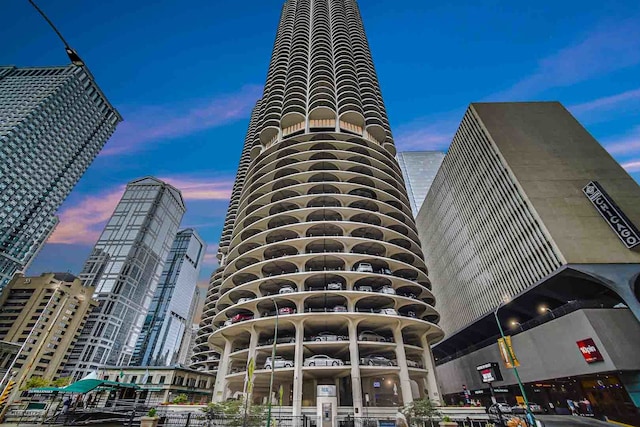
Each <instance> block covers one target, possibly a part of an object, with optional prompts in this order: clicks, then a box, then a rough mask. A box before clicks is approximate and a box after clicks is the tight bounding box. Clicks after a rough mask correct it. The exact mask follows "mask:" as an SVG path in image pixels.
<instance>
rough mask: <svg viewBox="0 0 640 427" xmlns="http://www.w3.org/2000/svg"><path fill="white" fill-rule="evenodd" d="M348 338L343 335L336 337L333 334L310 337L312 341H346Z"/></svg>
mask: <svg viewBox="0 0 640 427" xmlns="http://www.w3.org/2000/svg"><path fill="white" fill-rule="evenodd" d="M348 339H349V338H348V337H346V336H345V335H338V334H336V333H334V332H328V331H325V332H320V333H319V334H318V335H314V336H312V337H311V340H312V341H347V340H348Z"/></svg>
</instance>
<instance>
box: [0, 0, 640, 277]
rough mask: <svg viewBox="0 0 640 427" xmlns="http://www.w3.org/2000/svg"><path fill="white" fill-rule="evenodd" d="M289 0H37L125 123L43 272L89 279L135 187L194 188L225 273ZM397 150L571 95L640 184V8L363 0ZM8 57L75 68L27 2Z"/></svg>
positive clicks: (73, 199)
mask: <svg viewBox="0 0 640 427" xmlns="http://www.w3.org/2000/svg"><path fill="white" fill-rule="evenodd" d="M281 4H282V1H280V0H247V1H242V2H240V1H228V0H226V1H222V0H191V1H188V2H184V1H178V0H154V1H149V0H147V1H144V0H141V1H126V2H125V1H122V0H110V1H108V2H94V1H91V2H89V1H86V0H84V1H83V0H58V1H53V0H39V5H40V6H41V7H42V8H43V9H44V10H45V12H47V13H48V15H49V16H50V18H51V19H52V20H53V21H54V22H55V23H56V24H57V25H58V27H59V28H60V30H61V31H62V33H63V34H64V35H65V36H66V38H67V39H68V40H69V42H70V44H71V45H72V46H73V47H74V48H75V49H76V50H77V51H78V52H79V53H80V55H81V56H82V57H83V59H84V60H85V62H86V63H87V64H88V65H89V67H90V69H91V71H92V73H93V74H94V75H95V77H96V80H97V81H98V83H99V85H100V86H101V87H102V89H103V90H104V92H105V93H106V94H107V96H108V97H109V99H110V100H111V102H112V103H113V104H114V105H115V106H116V107H117V108H118V110H119V111H120V112H121V114H122V115H123V116H124V118H125V122H123V123H122V124H121V125H120V127H119V129H118V130H117V132H116V134H115V135H114V136H113V138H112V139H111V140H110V141H109V142H108V143H107V145H106V146H105V149H104V150H103V153H101V154H100V156H99V157H98V158H97V159H96V160H95V162H94V163H93V165H92V166H91V167H90V169H89V170H88V171H87V173H86V174H85V176H84V177H83V178H82V180H81V181H80V182H79V184H78V185H77V187H76V188H75V190H74V191H73V193H72V194H71V195H70V196H69V198H68V199H67V201H66V202H65V204H64V205H63V206H62V207H61V209H60V211H59V215H60V217H61V223H60V226H59V228H58V230H56V232H55V233H54V235H53V236H52V238H51V239H50V242H49V243H48V244H47V245H46V246H45V247H44V249H43V250H42V252H41V253H40V255H39V256H38V258H37V259H36V260H35V261H34V263H33V264H32V266H31V268H30V270H29V273H30V274H39V273H41V272H43V271H52V270H55V271H66V270H70V271H71V272H74V273H78V272H79V271H80V269H81V267H82V264H83V263H84V261H85V259H86V257H87V255H88V253H89V250H90V248H91V246H92V244H93V243H94V242H95V240H96V239H97V237H98V235H99V232H100V230H101V228H102V226H103V225H104V222H105V221H106V220H107V219H108V217H109V215H110V213H111V210H112V209H113V206H115V203H117V200H118V198H119V195H120V194H121V192H122V190H123V186H124V185H125V184H126V183H127V182H128V181H130V180H131V179H134V178H137V177H141V176H145V175H154V176H157V177H160V178H164V179H167V180H169V181H170V182H172V183H174V184H175V185H176V186H178V187H179V188H181V189H182V190H183V192H184V195H185V198H186V203H187V208H188V212H187V214H186V215H185V217H184V220H183V226H195V227H196V228H197V229H198V230H199V231H200V233H201V234H202V235H203V237H204V238H205V239H206V240H207V241H208V242H209V246H210V251H209V254H208V256H207V260H206V265H205V268H204V269H203V271H202V275H201V277H202V280H203V282H204V281H206V278H207V277H208V276H209V274H210V273H211V271H212V270H213V269H214V268H215V256H214V255H215V248H216V247H217V241H218V239H219V236H220V231H221V228H222V223H223V220H224V214H225V212H226V206H227V198H228V195H229V193H230V189H231V185H232V183H233V179H234V176H235V169H236V166H237V162H238V159H239V155H240V150H241V148H242V143H243V141H244V134H245V131H246V127H247V122H248V115H249V112H250V110H251V107H252V106H253V104H254V102H255V101H256V99H257V98H258V97H259V96H260V93H261V86H262V84H263V82H264V79H265V76H266V72H267V67H268V62H269V58H270V54H271V49H272V44H273V40H274V37H275V30H276V27H277V23H278V18H279V12H280V6H281ZM360 8H361V12H362V15H363V18H364V21H365V27H366V30H367V35H368V37H369V42H370V45H371V49H372V51H373V56H374V61H375V65H376V68H377V71H378V76H379V79H380V83H381V86H382V91H383V96H384V99H385V102H386V106H387V110H388V114H389V118H390V121H391V125H392V128H393V131H394V136H395V138H396V144H397V145H398V148H399V150H421V149H442V150H446V148H447V146H448V143H449V141H450V140H451V137H452V136H453V134H454V132H455V130H456V126H457V124H458V122H459V121H460V119H461V117H462V115H463V113H464V110H465V108H466V106H467V105H468V104H469V103H470V102H474V101H525V100H559V101H561V102H563V103H564V104H565V105H566V106H567V107H568V108H569V109H570V110H571V111H572V112H573V113H574V114H575V115H576V116H577V118H578V119H579V120H580V121H581V122H582V123H583V125H584V126H586V128H587V129H588V130H589V131H590V132H591V133H592V134H593V135H594V136H595V137H596V138H597V139H598V140H599V141H600V142H601V143H602V144H603V145H604V146H605V147H607V149H609V151H610V152H611V153H612V154H613V155H614V156H615V157H616V159H618V161H620V162H621V163H622V164H623V165H624V166H625V167H626V168H627V170H628V171H629V172H630V173H631V174H632V176H634V178H636V180H638V179H639V178H640V77H639V76H640V2H638V1H637V0H629V1H615V0H613V1H608V2H601V1H580V2H578V1H569V0H565V1H557V0H555V1H547V0H541V1H537V2H526V3H525V2H511V1H505V0H503V1H498V0H487V1H483V2H478V1H461V0H460V1H456V2H441V1H438V2H435V1H424V0H404V1H393V2H392V1H389V0H360ZM0 39H1V40H3V46H2V49H0V64H11V65H18V66H29V65H59V64H66V63H67V59H66V55H65V53H64V50H63V48H62V46H61V44H60V42H59V41H58V40H57V39H56V37H55V35H54V33H53V32H52V31H51V30H50V29H49V27H48V26H47V25H46V23H45V22H44V21H42V19H41V18H40V17H39V16H38V15H37V13H36V12H35V11H34V10H33V9H32V8H31V7H30V5H29V3H28V2H27V0H4V1H3V2H2V3H1V4H0Z"/></svg>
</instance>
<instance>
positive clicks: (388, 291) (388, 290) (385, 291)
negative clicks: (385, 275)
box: [378, 286, 396, 295]
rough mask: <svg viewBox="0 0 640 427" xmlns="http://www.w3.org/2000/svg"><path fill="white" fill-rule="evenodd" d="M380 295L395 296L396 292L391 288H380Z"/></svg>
mask: <svg viewBox="0 0 640 427" xmlns="http://www.w3.org/2000/svg"><path fill="white" fill-rule="evenodd" d="M378 292H380V293H382V294H387V295H395V294H396V290H395V289H393V288H392V287H391V286H383V287H382V288H380V290H379V291H378Z"/></svg>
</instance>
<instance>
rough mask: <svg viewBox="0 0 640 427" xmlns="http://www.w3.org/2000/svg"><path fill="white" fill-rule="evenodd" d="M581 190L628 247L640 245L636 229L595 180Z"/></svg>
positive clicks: (639, 234) (639, 236)
mask: <svg viewBox="0 0 640 427" xmlns="http://www.w3.org/2000/svg"><path fill="white" fill-rule="evenodd" d="M582 191H583V192H584V194H585V195H586V196H587V197H588V198H589V200H590V201H591V203H592V204H593V206H595V208H596V209H597V211H598V213H600V215H601V216H602V218H604V220H605V221H606V222H607V224H609V227H611V229H612V230H613V232H614V233H616V235H617V236H618V238H619V239H620V240H622V243H624V245H625V246H626V247H627V248H628V249H632V248H635V247H636V246H638V245H640V232H638V229H637V228H636V227H635V226H634V225H633V223H632V222H631V221H630V220H629V218H627V216H626V215H625V214H624V212H622V209H620V208H619V207H618V205H616V203H615V202H614V201H613V199H612V198H611V197H610V196H609V195H608V194H607V192H606V191H604V188H602V186H601V185H600V184H598V182H597V181H591V182H590V183H588V184H587V185H586V186H585V187H584V188H583V189H582Z"/></svg>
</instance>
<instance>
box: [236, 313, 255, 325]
mask: <svg viewBox="0 0 640 427" xmlns="http://www.w3.org/2000/svg"><path fill="white" fill-rule="evenodd" d="M251 319H253V314H244V313H238V314H236V315H235V316H233V317H232V318H231V323H238V322H244V321H245V320H251Z"/></svg>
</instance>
